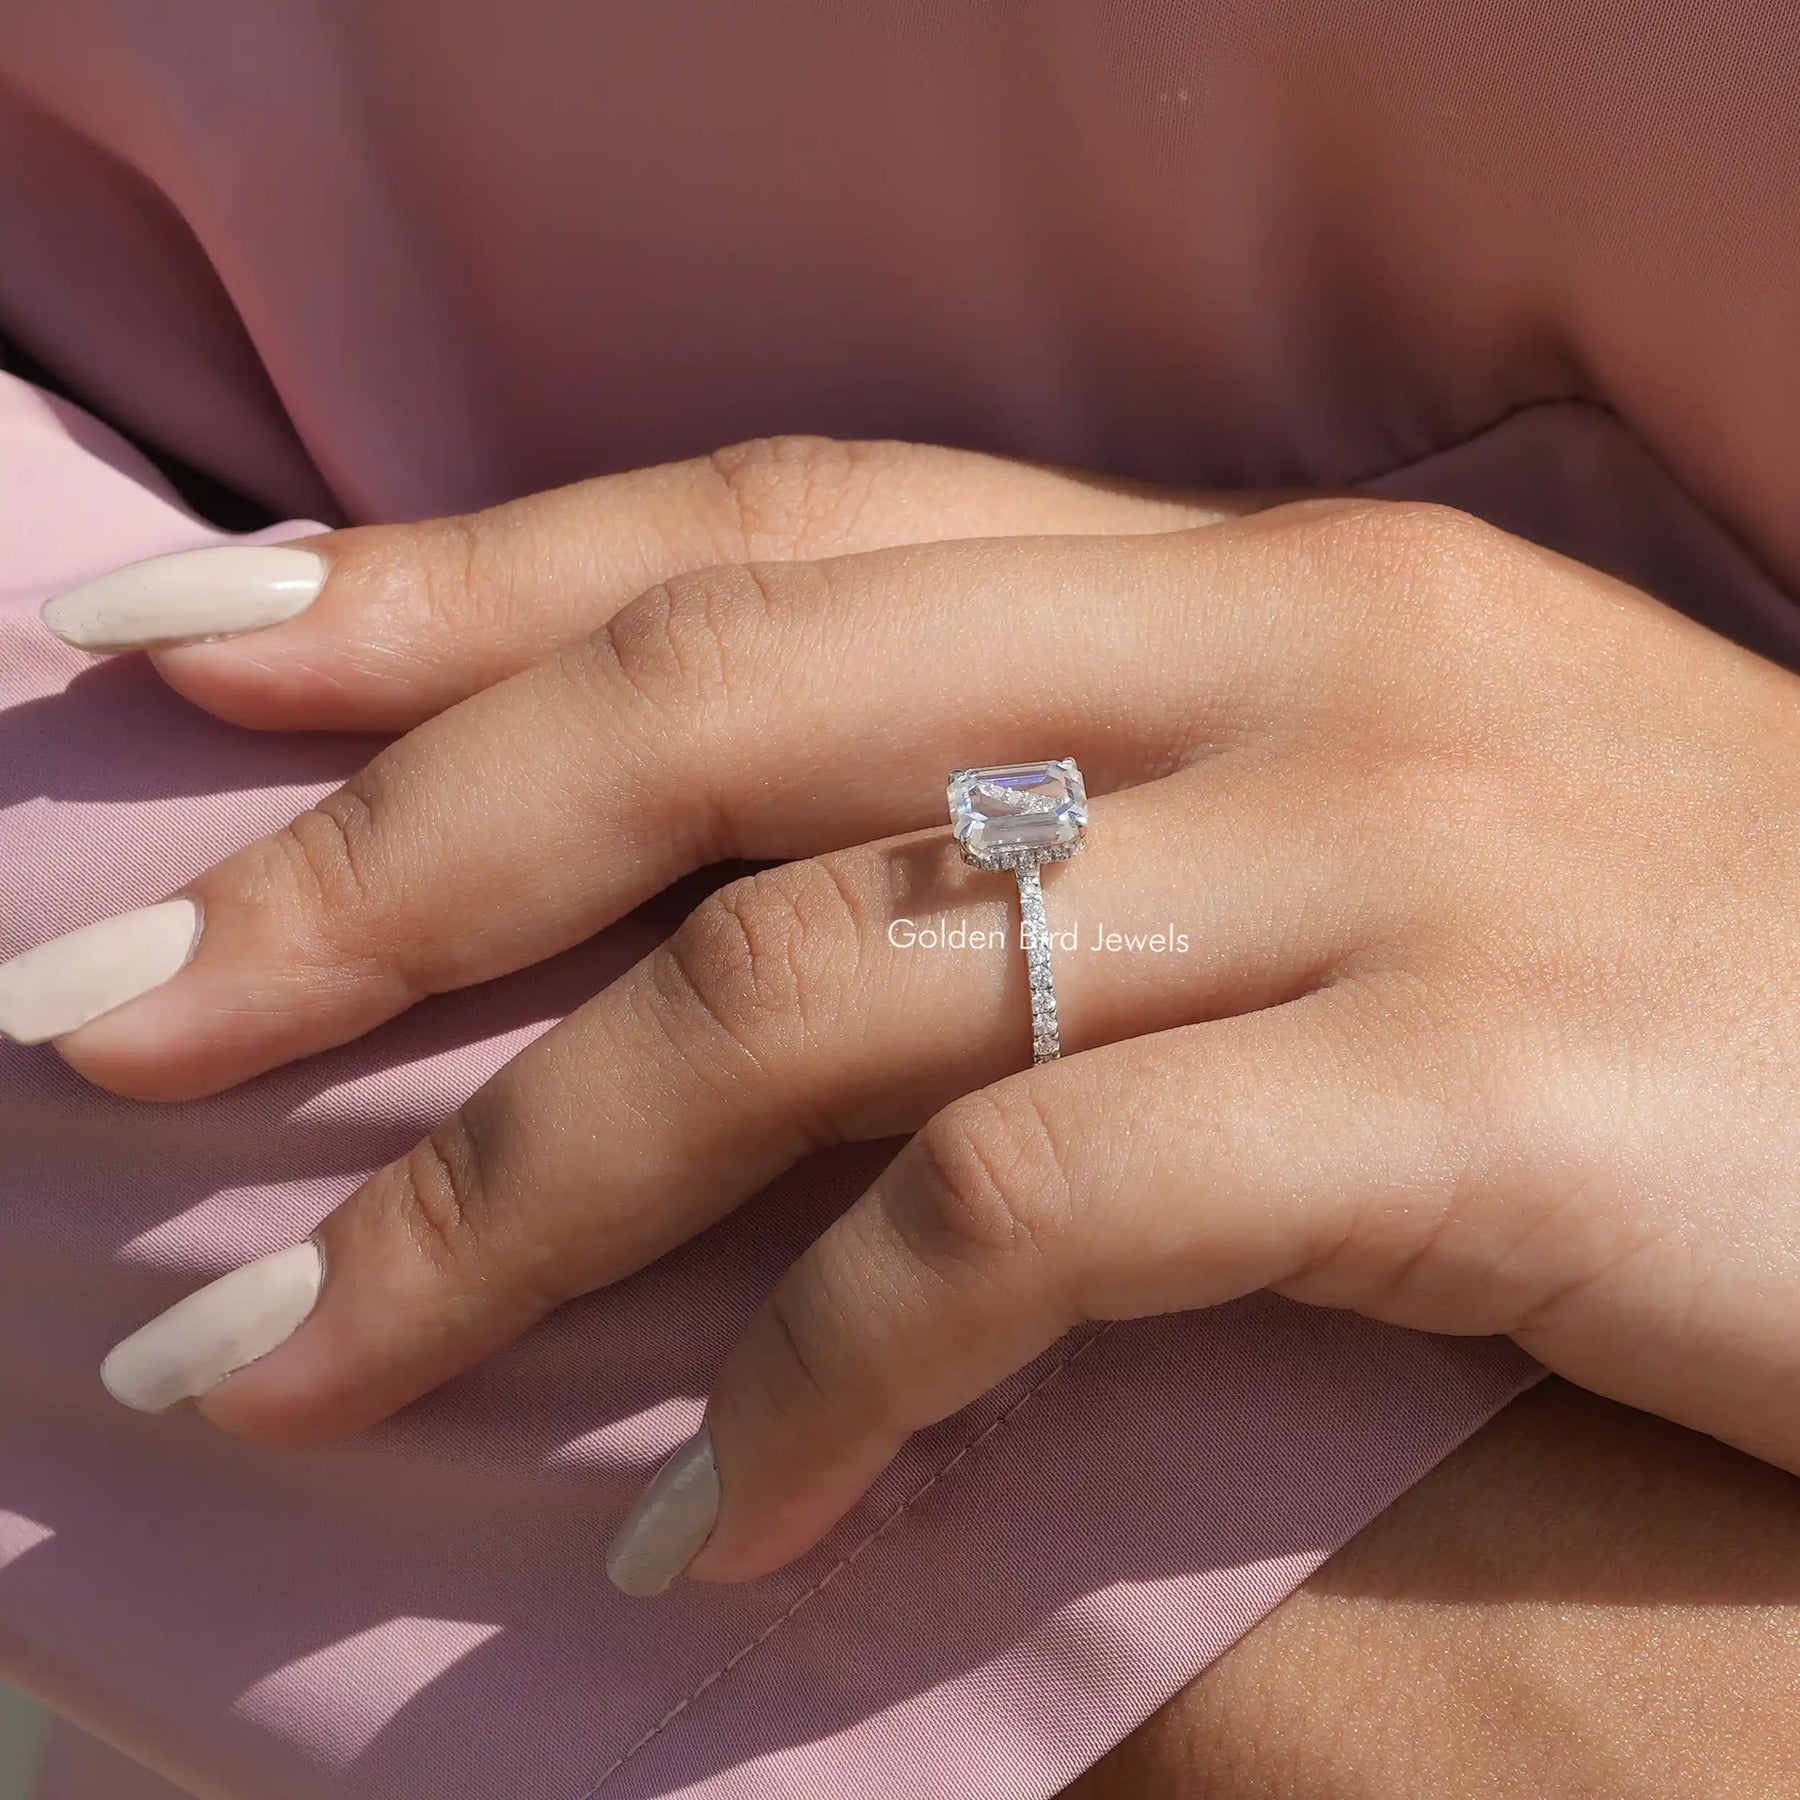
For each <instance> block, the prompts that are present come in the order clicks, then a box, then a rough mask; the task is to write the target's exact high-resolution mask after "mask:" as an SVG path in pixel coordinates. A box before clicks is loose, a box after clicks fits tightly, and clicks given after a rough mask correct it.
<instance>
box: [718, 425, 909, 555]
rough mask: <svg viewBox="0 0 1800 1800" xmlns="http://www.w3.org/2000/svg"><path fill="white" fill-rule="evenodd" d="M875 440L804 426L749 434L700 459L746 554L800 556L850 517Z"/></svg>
mask: <svg viewBox="0 0 1800 1800" xmlns="http://www.w3.org/2000/svg"><path fill="white" fill-rule="evenodd" d="M880 455H881V447H880V446H876V445H868V444H860V443H853V442H844V441H842V440H840V439H837V438H829V437H816V436H811V435H808V434H804V433H792V434H783V435H778V436H774V437H761V438H751V439H749V440H748V441H747V442H745V443H741V444H732V445H729V446H727V447H726V448H725V449H723V450H715V451H714V452H713V453H712V455H711V456H710V457H709V458H708V459H707V460H708V463H709V465H710V466H711V469H712V471H713V474H714V475H715V476H716V477H717V478H718V481H719V483H720V485H721V487H722V488H723V490H724V497H725V500H726V503H727V506H728V508H729V511H730V516H731V517H732V519H733V521H734V529H735V531H736V534H737V538H738V541H739V543H740V544H741V545H742V546H743V555H744V557H745V558H746V559H747V560H756V559H759V558H768V559H771V560H774V561H784V560H788V559H791V558H798V557H804V556H806V555H808V554H809V553H811V552H812V551H813V550H814V549H815V548H816V547H817V546H818V544H819V543H820V542H821V541H822V540H823V539H825V538H826V537H828V536H835V535H836V534H837V533H838V532H839V531H840V530H841V529H842V527H843V525H844V524H845V523H846V522H847V521H849V520H853V519H854V517H855V514H856V513H857V511H858V510H859V509H860V507H861V504H862V501H863V498H864V496H865V494H866V491H867V487H868V478H869V475H870V473H871V469H872V466H873V465H874V464H875V463H876V462H878V461H879V458H880Z"/></svg>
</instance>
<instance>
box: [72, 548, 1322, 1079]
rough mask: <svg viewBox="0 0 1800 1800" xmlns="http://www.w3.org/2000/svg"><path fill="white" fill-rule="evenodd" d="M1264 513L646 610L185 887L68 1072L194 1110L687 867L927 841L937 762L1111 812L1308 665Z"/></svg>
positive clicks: (899, 558)
mask: <svg viewBox="0 0 1800 1800" xmlns="http://www.w3.org/2000/svg"><path fill="white" fill-rule="evenodd" d="M1277 516H1278V515H1276V514H1267V515H1262V516H1261V519H1252V520H1246V521H1241V522H1238V523H1236V524H1232V525H1225V526H1212V527H1208V528H1204V529H1200V530H1195V531H1187V532H1174V533H1168V534H1162V535H1158V536H1153V537H1147V538H1110V537H1109V538H1062V539H1025V540H978V541H974V542H969V543H961V544H933V545H920V546H913V547H909V548H906V549H900V550H889V551H880V552H871V553H865V554H861V555H856V556H850V557H844V558H839V559H834V560H831V561H827V562H821V563H813V564H805V563H787V564H767V565H746V566H743V567H738V568H727V569H720V570H714V571H709V572H707V573H704V574H701V575H696V576H692V577H687V578H684V579H682V580H680V581H677V582H674V583H670V584H667V585H665V586H662V587H659V588H656V589H652V590H651V591H650V592H649V593H648V594H646V595H644V596H643V597H642V598H640V599H639V600H638V601H636V602H634V603H633V604H632V605H631V606H629V607H627V608H626V609H625V610H624V611H623V612H622V613H621V614H619V615H618V617H617V618H615V619H614V620H613V621H612V622H611V623H610V624H609V625H608V626H606V627H605V628H604V629H602V630H601V631H600V632H599V633H597V634H596V635H595V636H594V637H592V638H591V639H589V640H587V642H586V643H584V644H583V645H581V646H579V647H577V648H574V649H572V650H569V651H567V652H564V653H562V654H560V655H558V656H555V657H552V658H551V659H549V660H548V661H546V662H543V663H540V664H538V665H536V666H535V667H534V668H532V669H530V670H527V671H525V672H524V673H522V674H520V675H518V676H514V677H512V678H511V679H509V680H508V681H505V682H502V683H500V684H499V685H497V686H496V687H494V688H492V689H489V690H488V691H487V692H485V693H483V694H481V695H478V696H476V697H475V698H473V699H470V700H468V701H466V702H464V703H463V704H461V705H459V706H457V707H454V708H452V709H451V710H450V711H449V712H446V713H444V714H442V715H440V716H439V717H438V718H436V719H434V720H432V721H430V722H429V723H428V724H426V725H424V726H422V727H421V728H420V729H418V730H417V731H415V732H413V733H412V734H410V735H409V736H408V737H406V738H404V739H402V740H401V741H400V742H398V743H397V744H395V745H393V746H391V747H390V748H389V749H387V750H386V751H384V752H383V753H382V754H381V755H379V756H378V757H376V758H375V760H374V761H373V762H371V763H370V764H369V765H368V766H367V767H366V768H365V769H364V770H363V771H362V772H361V773H360V774H359V775H358V776H356V777H355V778H353V779H352V780H351V781H350V782H349V783H347V784H346V785H345V786H344V787H343V788H342V789H340V790H339V791H338V792H337V793H336V794H333V795H331V796H329V797H328V798H326V799H325V800H323V801H321V802H320V803H319V805H317V806H316V807H314V808H312V809H311V810H310V811H308V812H306V813H304V814H302V815H301V816H300V817H299V818H298V819H297V820H295V821H294V823H293V824H291V825H289V826H287V827H285V828H284V829H283V830H281V831H279V832H276V833H275V834H273V835H272V836H270V837H267V838H264V839H262V840H259V841H258V842H256V843H254V844H251V845H250V846H248V847H247V848H246V849H244V850H242V851H240V852H239V853H238V854H236V855H235V856H233V857H231V858H229V859H228V860H227V861H226V862H224V863H222V864H220V865H219V866H217V867H216V868H214V869H212V870H211V871H209V872H208V873H207V874H205V875H203V876H201V877H200V878H199V880H197V881H196V882H195V883H193V884H192V886H191V887H190V888H189V889H188V890H187V895H188V897H189V898H190V899H191V900H192V901H193V902H194V904H195V905H196V906H197V908H198V911H199V915H200V918H201V919H202V921H203V930H202V934H201V937H200V941H199V944H198V948H197V950H196V951H195V952H194V954H193V955H192V957H191V959H190V961H189V962H188V963H187V965H186V966H185V967H184V968H183V969H182V970H181V972H180V973H179V974H177V975H176V976H175V978H174V979H173V980H171V981H169V982H167V983H166V985H164V986H162V987H160V988H157V989H155V990H154V991H152V992H150V993H148V994H146V995H143V996H142V997H140V998H138V999H136V1000H134V1001H132V1002H131V1003H130V1004H128V1005H126V1006H124V1007H122V1008H120V1009H118V1010H115V1011H113V1012H111V1013H109V1014H107V1015H106V1016H104V1017H102V1018H100V1019H98V1020H96V1021H94V1022H93V1023H90V1024H86V1025H84V1026H83V1027H81V1028H80V1029H76V1030H74V1031H72V1032H69V1033H67V1034H57V1035H58V1039H59V1047H60V1048H61V1049H62V1050H63V1052H64V1054H65V1055H66V1056H67V1057H68V1058H69V1060H70V1061H71V1062H72V1063H73V1064H74V1065H75V1066H76V1067H77V1068H78V1069H80V1070H81V1071H82V1072H83V1073H85V1074H87V1075H88V1076H90V1077H91V1078H93V1079H95V1080H97V1081H99V1082H101V1083H102V1084H104V1085H106V1086H109V1087H112V1088H114V1089H116V1090H118V1091H120V1092H122V1093H126V1094H130V1095H133V1096H136V1097H140V1098H150V1099H186V1098H191V1097H194V1096H197V1095H202V1094H207V1093H211V1092H214V1091H217V1090H218V1089H220V1088H223V1087H226V1086H229V1085H231V1084H232V1083H235V1082H238V1081H242V1080H244V1079H247V1078H248V1077H250V1076H252V1075H255V1074H258V1073H260V1072H261V1071H263V1070H265V1069H268V1068H271V1067H274V1066H275V1065H277V1064H280V1063H284V1062H287V1061H290V1060H292V1059H294V1058H296V1057H300V1056H304V1055H307V1054H310V1053H312V1052H315V1051H319V1050H323V1049H327V1048H329V1047H331V1046H333V1045H337V1044H341V1043H344V1042H347V1041H348V1040H350V1039H352V1038H354V1037H357V1036H360V1035H361V1034H362V1033H364V1032H366V1031H368V1030H370V1029H372V1028H373V1027H374V1026H376V1025H378V1024H380V1023H382V1022H383V1021H384V1020H386V1019H388V1018H390V1017H392V1016H393V1015H394V1014H396V1013H398V1012H400V1011H402V1010H403V1009H404V1008H406V1007H407V1006H409V1005H411V1004H412V1003H413V1002H415V1001H416V1000H418V999H420V998H422V997H423V996H425V995H428V994H432V993H437V992H442V991H445V990H448V989H453V988H459V987H464V986H468V985H470V984H472V983H474V982H479V981H484V980H487V979H490V978H492V977H494V976H498V975H502V974H505V973H508V972H510V971H512V970H514V969H518V968H521V967H523V966H525V965H527V964H529V963H531V962H535V961H537V960H539V959H541V958H543V957H546V956H549V955H552V954H555V953H556V952H558V951H560V950H563V949H566V948H568V947H569V946H570V945H572V944H575V943H577V942H579V941H581V940H582V939H583V938H585V937H587V936H589V935H591V934H592V933H593V932H595V931H597V930H598V929H600V928H601V927H602V926H604V925H607V924H609V923H611V922H612V921H613V920H615V919H617V918H618V917H619V916H620V915H621V914H623V913H624V912H626V911H627V910H629V909H630V908H631V907H632V906H634V905H636V904H637V903H639V902H640V901H642V900H644V899H645V898H647V897H648V896H649V895H651V894H652V893H654V892H656V891H657V890H658V889H660V888H662V887H663V886H665V885H667V884H668V883H669V882H670V881H672V880H674V879H675V878H676V877H678V876H680V875H682V874H685V873H687V872H688V871H690V870H692V869H694V868H696V867H699V866H702V865H704V864H707V863H710V862H714V861H719V860H722V859H726V858H730V857H745V858H751V859H787V858H792V857H797V856H805V855H811V854H815V853H817V852H819V851H821V850H826V849H831V848H835V847H838V846H841V845H844V844H850V843H856V842H860V841H864V840H866V839H869V838H873V837H877V836H881V835H885V834H888V833H892V832H896V831H903V830H906V829H909V828H915V827H917V826H919V825H922V824H925V823H927V822H928V820H929V818H930V815H931V812H932V810H933V804H932V803H933V798H934V796H935V795H936V793H937V791H938V782H939V780H940V779H941V773H942V771H943V770H944V769H945V768H947V767H949V766H952V765H953V764H958V763H978V762H979V763H999V762H1006V761H1010V760H1013V759H1014V758H1016V757H1017V756H1019V755H1021V754H1026V753H1029V752H1032V751H1033V750H1035V749H1036V748H1038V747H1039V746H1041V745H1042V744H1044V743H1046V742H1049V743H1054V744H1057V745H1059V746H1062V748H1063V751H1064V753H1066V754H1070V755H1073V756H1074V757H1075V758H1076V759H1077V760H1078V761H1079V762H1081V763H1082V765H1083V766H1084V768H1086V769H1087V770H1088V771H1089V776H1090V780H1091V781H1092V783H1093V785H1094V788H1095V790H1096V791H1105V790H1107V789H1111V788H1115V787H1120V786H1125V785H1128V784H1130V783H1132V782H1134V781H1139V780H1142V779H1144V778H1145V777H1146V776H1149V775H1152V774H1156V773H1159V772H1162V771H1163V770H1166V769H1167V768H1169V767H1172V766H1175V765H1176V764H1178V763H1180V762H1181V761H1182V760H1184V759H1185V758H1187V757H1189V756H1191V755H1192V754H1194V753H1195V752H1196V751H1197V750H1198V749H1200V748H1202V747H1205V746H1207V745H1209V744H1218V743H1223V742H1231V741H1235V740H1236V739H1238V738H1239V737H1241V736H1243V735H1244V734H1245V733H1246V732H1247V731H1250V730H1252V729H1253V727H1254V722H1255V721H1256V720H1257V719H1259V718H1262V717H1266V716H1267V715H1268V714H1269V712H1270V711H1271V709H1273V708H1276V707H1278V706H1280V705H1282V704H1283V701H1284V690H1289V689H1291V688H1292V686H1293V682H1292V680H1291V679H1290V678H1291V677H1292V676H1294V675H1296V674H1297V671H1298V664H1299V662H1300V661H1301V660H1303V658H1301V657H1298V656H1296V655H1295V654H1294V652H1293V651H1291V650H1284V649H1281V648H1279V644H1280V639H1281V636H1282V634H1281V633H1280V632H1278V631H1276V630H1273V629H1272V627H1271V617H1272V613H1273V611H1274V608H1273V607H1272V606H1271V604H1270V602H1269V600H1268V598H1267V595H1266V593H1265V592H1264V591H1263V590H1262V589H1261V588H1260V586H1259V587H1257V588H1256V589H1255V590H1254V593H1253V596H1247V593H1246V592H1238V591H1234V587H1235V588H1237V589H1245V588H1246V583H1247V581H1248V579H1249V577H1250V576H1253V575H1254V574H1255V572H1256V571H1257V570H1258V569H1259V567H1261V564H1262V560H1263V559H1259V558H1257V557H1254V556H1246V555H1245V554H1244V552H1243V550H1242V548H1241V547H1238V546H1236V545H1234V542H1233V540H1234V538H1236V536H1237V534H1240V533H1244V532H1256V531H1259V530H1267V529H1268V528H1267V527H1266V526H1264V525H1263V524H1262V522H1261V520H1262V519H1272V518H1276V517H1277ZM1234 550H1235V555H1234ZM1247 597H1253V599H1254V604H1246V603H1245V601H1246V598H1247ZM1252 694H1254V700H1253V701H1252V699H1251V698H1249V696H1251V695H1252ZM1286 697H1289V698H1291V694H1290V695H1287V696H1286Z"/></svg>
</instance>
